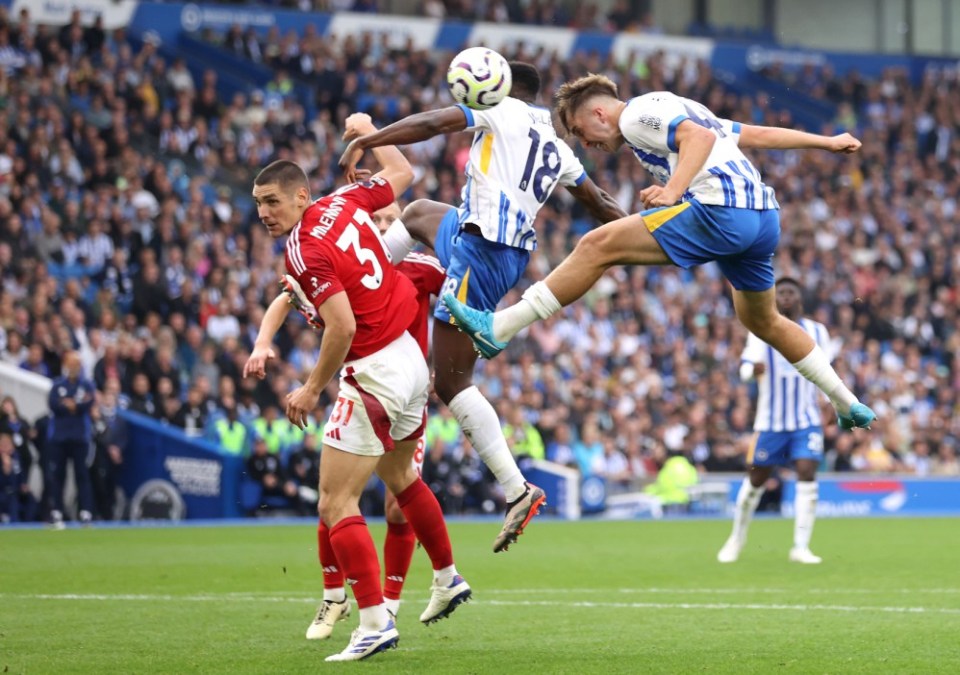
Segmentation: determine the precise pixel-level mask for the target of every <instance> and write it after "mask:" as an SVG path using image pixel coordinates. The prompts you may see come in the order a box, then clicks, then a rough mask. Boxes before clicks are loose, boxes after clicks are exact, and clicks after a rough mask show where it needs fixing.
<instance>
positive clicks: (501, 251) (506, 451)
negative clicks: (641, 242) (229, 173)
mask: <svg viewBox="0 0 960 675" xmlns="http://www.w3.org/2000/svg"><path fill="white" fill-rule="evenodd" d="M510 68H511V71H512V73H513V86H512V89H511V96H508V97H507V98H505V99H504V100H503V101H501V102H500V103H499V104H497V105H496V106H494V107H493V108H491V109H490V110H484V111H477V110H471V109H470V108H467V107H466V106H462V105H458V106H450V107H448V108H444V109H442V110H433V111H430V112H425V113H419V114H416V115H411V116H410V117H407V118H405V119H402V120H400V121H398V122H395V123H394V124H391V125H389V126H386V127H384V128H383V129H381V130H380V131H378V132H376V133H372V134H369V135H364V136H361V137H360V138H358V139H356V140H355V141H353V142H352V143H351V144H350V145H349V146H348V147H347V149H346V150H345V151H344V153H343V156H342V157H341V159H340V166H341V167H342V168H343V169H344V170H345V171H346V172H347V176H348V178H350V177H351V176H352V172H353V171H354V167H355V166H356V164H357V162H358V161H359V160H360V157H361V155H362V152H363V151H364V150H366V149H368V148H376V147H378V146H382V145H390V144H392V145H404V144H409V143H416V142H418V141H424V140H427V139H429V138H433V137H434V136H438V135H440V134H446V133H453V132H458V131H473V132H474V138H473V144H472V146H471V148H470V161H469V163H468V164H467V167H466V178H467V182H466V184H465V185H464V187H463V191H462V193H461V200H462V203H461V205H460V206H459V207H458V208H454V207H453V206H450V205H449V204H441V203H439V202H433V201H429V200H418V201H416V202H413V203H412V204H410V205H409V206H407V208H406V209H405V210H404V212H403V216H402V218H401V221H400V222H397V223H395V224H394V226H393V227H392V228H391V229H390V231H389V232H388V233H387V236H386V237H385V239H386V241H387V243H388V245H389V246H390V249H391V252H392V253H393V255H394V257H395V258H402V257H404V256H405V255H406V253H407V252H409V251H410V250H411V249H412V247H413V245H414V240H413V238H412V237H415V238H416V239H417V240H419V241H420V242H422V243H424V244H425V245H427V246H430V247H431V248H433V249H434V250H435V251H436V253H437V257H438V258H439V259H440V262H441V264H442V265H443V266H444V267H445V268H446V270H447V279H446V281H445V282H444V291H445V292H448V293H452V294H454V295H455V296H456V297H459V298H460V299H462V300H463V301H465V302H468V303H470V304H472V305H474V306H477V307H482V308H485V309H490V310H493V309H496V306H497V303H498V302H500V300H501V299H502V298H503V296H504V295H506V294H507V292H508V291H509V290H510V289H511V288H513V287H514V286H515V285H516V284H517V282H519V280H520V278H521V277H522V276H523V273H524V271H525V270H526V267H527V263H528V261H529V260H530V253H531V252H532V251H534V250H535V249H536V248H537V235H536V230H535V229H534V221H535V220H536V216H537V212H538V211H539V210H540V207H541V206H542V205H543V203H544V202H545V201H546V200H547V198H548V197H549V196H550V194H551V193H552V192H553V190H554V189H555V188H556V186H557V185H563V186H564V187H566V188H567V190H569V191H570V194H572V195H573V196H574V197H575V198H576V199H577V200H578V201H580V202H581V203H582V204H583V205H584V207H585V208H586V209H587V210H588V211H589V212H590V214H591V215H592V216H593V217H595V218H596V219H597V220H598V221H600V222H607V221H609V220H614V219H617V218H621V217H623V216H625V215H626V213H625V212H624V211H623V209H621V208H620V207H619V206H618V205H617V203H616V202H615V201H614V200H613V198H612V197H610V195H608V194H607V193H606V192H604V191H603V190H601V189H600V188H598V187H597V186H596V185H595V184H594V183H593V181H591V180H590V178H589V177H588V176H587V174H586V172H585V171H584V169H583V165H581V163H580V160H578V159H577V157H576V155H574V153H573V151H572V150H571V149H570V147H569V146H568V145H567V144H566V143H565V142H564V141H563V140H562V139H560V138H558V137H557V132H556V130H555V129H554V127H553V119H552V117H551V114H550V111H549V110H548V109H546V108H542V107H540V106H538V105H536V101H537V99H538V96H539V93H540V74H539V72H538V71H537V69H536V68H535V67H534V66H532V65H530V64H528V63H519V62H511V63H510ZM408 230H409V232H408ZM411 235H412V237H411ZM434 317H435V318H436V319H437V320H436V321H434V324H433V326H434V328H433V362H434V371H435V376H436V381H435V387H436V391H437V396H438V397H439V398H440V400H442V401H443V402H444V403H445V404H446V405H447V406H448V407H449V408H450V412H452V413H453V415H454V417H456V418H457V421H458V422H459V423H460V427H461V428H462V429H463V432H464V434H465V435H466V436H467V438H469V439H470V442H471V443H472V444H473V446H474V447H475V448H476V449H477V454H479V455H480V458H481V459H482V460H483V461H484V463H485V464H486V465H487V466H488V467H489V468H490V470H491V471H492V472H493V474H494V475H495V476H496V478H497V481H498V482H499V483H500V485H501V486H502V488H503V491H504V496H505V497H506V500H507V503H508V505H507V513H506V517H505V519H504V524H503V528H502V529H501V531H500V533H499V535H498V536H497V538H496V539H495V540H494V545H493V550H494V551H502V550H505V549H506V548H507V547H508V546H509V545H510V544H511V543H512V542H514V541H516V539H517V536H518V535H519V534H520V533H521V532H522V531H523V528H524V527H525V526H526V524H527V523H528V522H529V520H530V518H532V517H533V515H534V514H535V513H536V511H537V509H538V508H539V506H540V504H542V503H543V502H544V494H543V491H542V490H540V489H539V488H537V487H536V486H531V485H530V484H529V483H526V481H525V480H524V478H523V474H522V473H521V472H520V469H519V467H518V466H517V463H516V460H514V458H513V455H512V453H511V452H510V448H509V446H508V445H507V441H506V439H505V438H504V437H503V432H502V427H501V424H500V420H499V418H498V416H497V413H496V411H495V410H494V408H493V406H492V405H491V404H490V402H489V401H487V400H486V399H485V398H484V397H483V395H482V394H481V393H480V390H479V389H477V387H475V386H474V385H473V368H474V364H475V363H476V360H477V356H476V354H475V353H474V350H473V347H472V346H471V343H470V339H469V338H468V337H467V336H465V335H462V334H461V333H459V332H458V331H457V329H456V327H455V326H453V325H452V323H451V319H450V314H449V313H448V312H447V309H446V307H445V306H444V305H443V304H442V303H437V306H436V308H435V309H434Z"/></svg>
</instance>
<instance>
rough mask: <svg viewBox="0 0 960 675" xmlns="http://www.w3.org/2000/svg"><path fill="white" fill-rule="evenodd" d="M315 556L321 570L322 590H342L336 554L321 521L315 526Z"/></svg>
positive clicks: (328, 533) (341, 579)
mask: <svg viewBox="0 0 960 675" xmlns="http://www.w3.org/2000/svg"><path fill="white" fill-rule="evenodd" d="M317 555H318V556H319V557H320V567H322V568H323V587H324V588H343V570H341V569H340V565H339V564H338V563H337V554H336V553H334V551H333V546H331V545H330V530H329V529H328V528H327V526H326V525H324V524H323V521H322V520H321V521H320V523H319V524H318V525H317Z"/></svg>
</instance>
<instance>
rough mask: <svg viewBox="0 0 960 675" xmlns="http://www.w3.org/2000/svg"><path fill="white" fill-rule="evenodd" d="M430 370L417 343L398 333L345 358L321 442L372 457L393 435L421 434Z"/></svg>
mask: <svg viewBox="0 0 960 675" xmlns="http://www.w3.org/2000/svg"><path fill="white" fill-rule="evenodd" d="M429 386H430V372H429V370H428V369H427V362H426V361H424V359H423V352H422V351H420V345H418V344H417V341H416V340H415V339H413V338H412V337H411V336H410V334H409V333H406V332H405V333H404V334H403V335H401V336H400V337H398V338H397V339H396V340H394V341H393V342H391V343H390V344H389V345H387V346H386V347H384V348H383V349H381V350H380V351H378V352H376V353H375V354H371V355H370V356H365V357H363V358H362V359H356V360H354V361H347V362H346V363H344V364H343V368H342V369H341V371H340V395H339V396H338V397H337V402H336V403H335V404H334V406H333V410H332V412H331V413H330V419H328V420H327V423H326V425H324V429H323V442H324V444H326V445H330V446H332V447H334V448H337V449H338V450H343V451H344V452H349V453H352V454H354V455H364V456H367V457H378V456H380V455H382V454H383V453H385V452H390V451H391V450H393V442H394V441H406V440H413V439H415V438H418V437H419V436H421V435H422V434H423V430H424V426H425V422H426V415H425V413H424V407H425V406H426V404H427V395H428V391H429Z"/></svg>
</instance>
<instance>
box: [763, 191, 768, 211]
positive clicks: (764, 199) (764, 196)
mask: <svg viewBox="0 0 960 675" xmlns="http://www.w3.org/2000/svg"><path fill="white" fill-rule="evenodd" d="M767 208H768V207H767V191H766V190H763V210H764V211H766V210H767Z"/></svg>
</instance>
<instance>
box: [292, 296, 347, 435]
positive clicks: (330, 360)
mask: <svg viewBox="0 0 960 675" xmlns="http://www.w3.org/2000/svg"><path fill="white" fill-rule="evenodd" d="M317 311H318V312H319V313H320V318H321V319H323V323H324V326H326V328H325V329H324V331H323V339H322V340H321V341H320V358H318V359H317V365H315V366H314V367H313V370H312V371H311V372H310V376H309V377H308V378H307V381H306V383H304V385H303V386H302V387H299V388H298V389H296V390H295V391H293V392H291V393H290V395H289V396H287V410H286V412H287V419H289V420H290V421H291V422H292V423H293V424H295V425H297V426H298V427H300V428H301V429H303V428H305V427H306V425H307V416H308V415H309V414H310V413H311V412H312V411H313V410H316V408H317V402H318V401H319V400H320V392H322V391H323V388H324V387H326V386H327V384H328V383H329V382H330V380H331V379H332V378H333V376H334V375H336V373H337V371H338V370H339V369H340V366H342V365H343V361H344V359H346V358H347V353H349V351H350V345H351V344H352V343H353V336H354V335H355V334H356V332H357V320H356V317H354V315H353V308H352V307H351V306H350V300H349V299H348V298H347V294H346V292H345V291H339V292H337V293H334V294H333V295H331V296H330V297H329V298H327V299H326V300H325V301H324V303H323V304H322V305H320V307H318V308H317Z"/></svg>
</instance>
